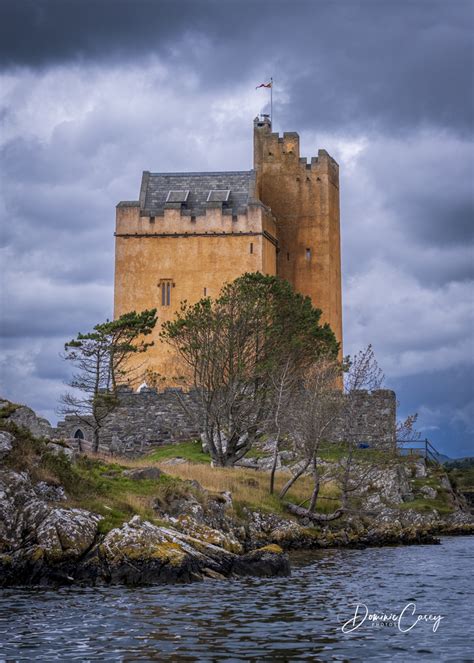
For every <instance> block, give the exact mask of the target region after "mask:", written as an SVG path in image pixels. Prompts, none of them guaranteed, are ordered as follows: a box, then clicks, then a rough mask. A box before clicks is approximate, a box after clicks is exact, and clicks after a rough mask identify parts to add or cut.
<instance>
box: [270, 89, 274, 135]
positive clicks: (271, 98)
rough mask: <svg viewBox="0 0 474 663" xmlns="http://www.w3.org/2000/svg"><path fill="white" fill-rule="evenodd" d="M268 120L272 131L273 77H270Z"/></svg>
mask: <svg viewBox="0 0 474 663" xmlns="http://www.w3.org/2000/svg"><path fill="white" fill-rule="evenodd" d="M270 83H271V85H270V120H271V124H272V131H274V130H275V129H274V126H273V77H272V78H270Z"/></svg>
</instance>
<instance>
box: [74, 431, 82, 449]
mask: <svg viewBox="0 0 474 663" xmlns="http://www.w3.org/2000/svg"><path fill="white" fill-rule="evenodd" d="M74 439H75V440H77V448H78V450H79V451H82V440H83V439H84V433H83V432H82V431H81V429H80V428H78V429H77V431H76V432H75V433H74Z"/></svg>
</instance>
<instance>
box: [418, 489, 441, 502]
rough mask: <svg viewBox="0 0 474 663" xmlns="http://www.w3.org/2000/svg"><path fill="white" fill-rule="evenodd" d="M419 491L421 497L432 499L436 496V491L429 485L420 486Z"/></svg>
mask: <svg viewBox="0 0 474 663" xmlns="http://www.w3.org/2000/svg"><path fill="white" fill-rule="evenodd" d="M420 493H421V494H422V495H423V497H426V498H427V499H429V500H434V499H436V498H437V496H438V491H437V490H435V488H432V487H431V486H422V487H421V488H420Z"/></svg>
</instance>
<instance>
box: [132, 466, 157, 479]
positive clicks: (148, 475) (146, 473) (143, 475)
mask: <svg viewBox="0 0 474 663" xmlns="http://www.w3.org/2000/svg"><path fill="white" fill-rule="evenodd" d="M162 474H163V472H162V471H161V470H160V469H159V468H158V467H139V468H137V469H132V470H124V472H123V476H124V477H127V479H133V481H144V480H150V481H156V480H157V479H159V478H160V477H161V475H162Z"/></svg>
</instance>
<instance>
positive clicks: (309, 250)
mask: <svg viewBox="0 0 474 663" xmlns="http://www.w3.org/2000/svg"><path fill="white" fill-rule="evenodd" d="M306 260H311V249H306Z"/></svg>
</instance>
